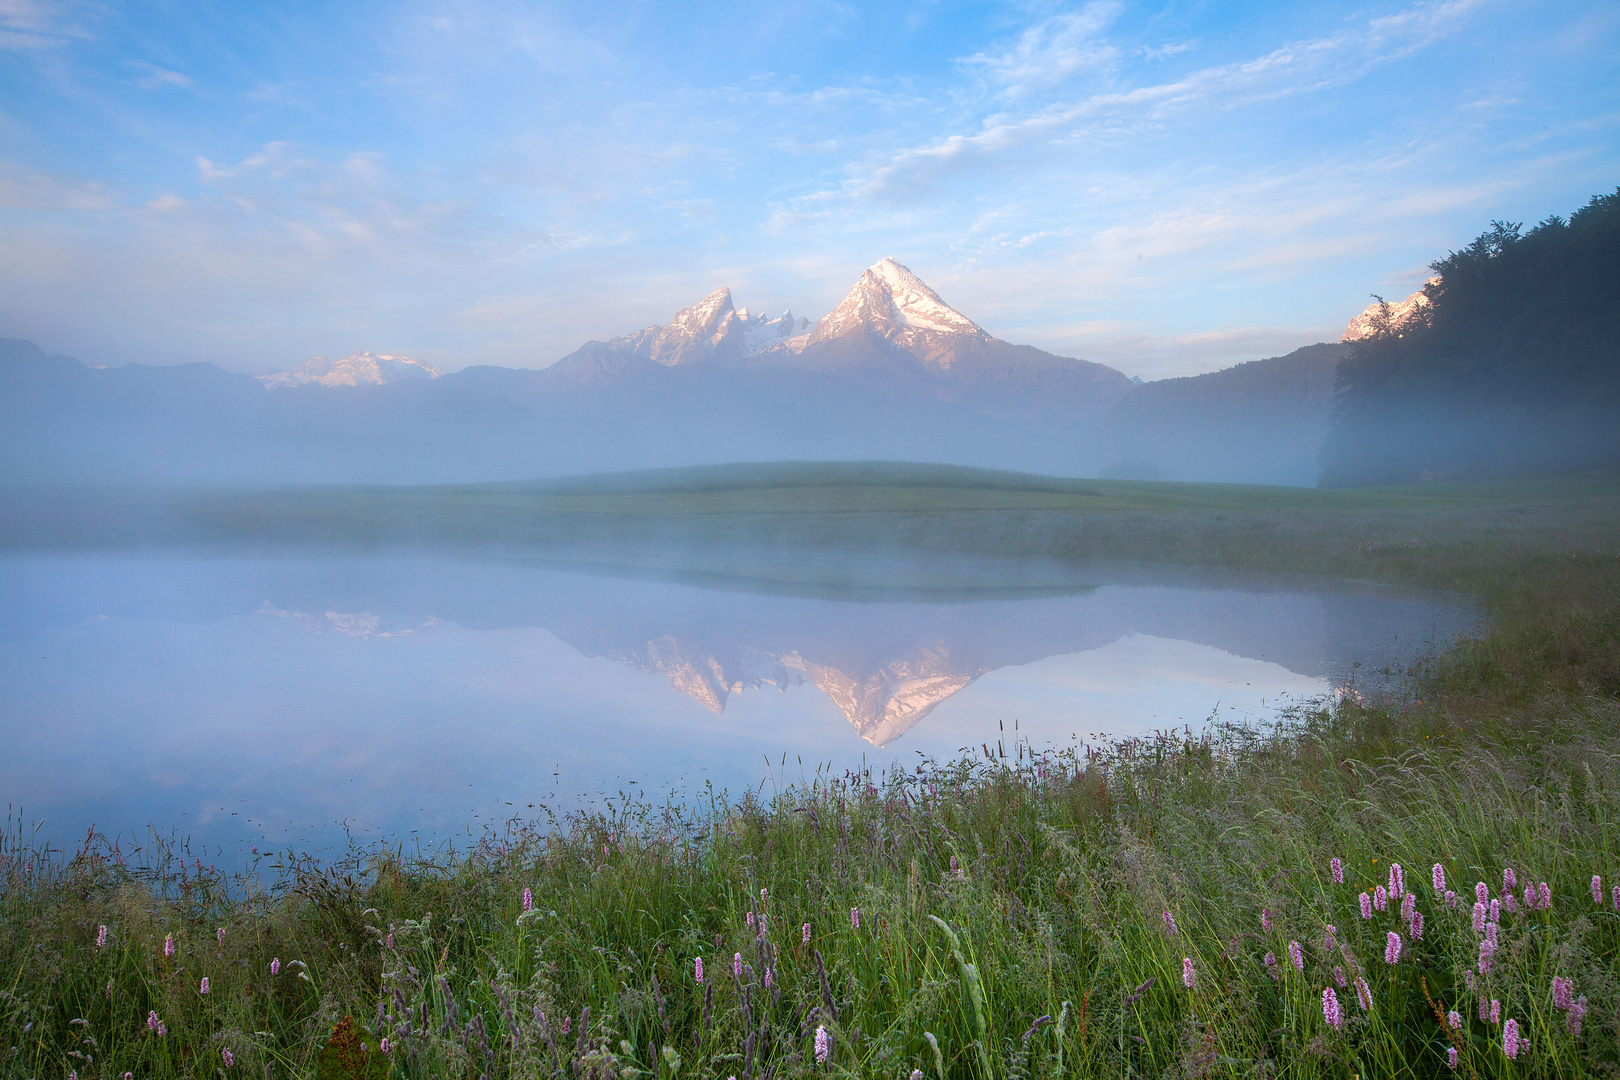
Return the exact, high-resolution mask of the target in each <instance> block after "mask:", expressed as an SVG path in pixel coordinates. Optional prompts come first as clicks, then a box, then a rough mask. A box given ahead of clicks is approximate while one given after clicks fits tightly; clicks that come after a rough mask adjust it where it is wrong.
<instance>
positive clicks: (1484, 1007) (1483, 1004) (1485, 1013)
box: [1479, 998, 1491, 1024]
mask: <svg viewBox="0 0 1620 1080" xmlns="http://www.w3.org/2000/svg"><path fill="white" fill-rule="evenodd" d="M1490 1018H1491V1003H1490V1002H1488V1001H1486V1000H1485V999H1484V998H1480V999H1479V1022H1480V1023H1482V1024H1483V1023H1484V1022H1485V1021H1487V1020H1489V1019H1490Z"/></svg>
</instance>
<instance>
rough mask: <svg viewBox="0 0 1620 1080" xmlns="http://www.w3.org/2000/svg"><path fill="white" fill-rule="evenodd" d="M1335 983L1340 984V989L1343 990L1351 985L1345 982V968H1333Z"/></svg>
mask: <svg viewBox="0 0 1620 1080" xmlns="http://www.w3.org/2000/svg"><path fill="white" fill-rule="evenodd" d="M1333 981H1334V982H1336V983H1338V984H1339V989H1341V990H1342V989H1344V988H1345V987H1346V986H1348V985H1350V984H1349V983H1347V982H1346V981H1345V978H1344V968H1342V967H1339V966H1337V965H1335V966H1334V968H1333Z"/></svg>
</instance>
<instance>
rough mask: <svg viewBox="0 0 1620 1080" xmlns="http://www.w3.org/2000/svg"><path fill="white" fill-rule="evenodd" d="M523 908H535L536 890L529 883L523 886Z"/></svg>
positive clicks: (527, 909) (529, 909)
mask: <svg viewBox="0 0 1620 1080" xmlns="http://www.w3.org/2000/svg"><path fill="white" fill-rule="evenodd" d="M523 910H524V911H533V910H534V892H533V891H532V890H531V889H530V888H529V887H528V886H527V885H525V886H523Z"/></svg>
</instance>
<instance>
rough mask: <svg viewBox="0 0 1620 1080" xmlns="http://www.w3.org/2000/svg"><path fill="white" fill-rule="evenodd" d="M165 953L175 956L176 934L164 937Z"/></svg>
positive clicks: (165, 954)
mask: <svg viewBox="0 0 1620 1080" xmlns="http://www.w3.org/2000/svg"><path fill="white" fill-rule="evenodd" d="M163 955H164V956H173V955H174V935H173V934H168V935H166V936H165V937H164V939H163Z"/></svg>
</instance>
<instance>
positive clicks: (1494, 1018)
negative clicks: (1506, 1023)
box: [1491, 998, 1502, 1024]
mask: <svg viewBox="0 0 1620 1080" xmlns="http://www.w3.org/2000/svg"><path fill="white" fill-rule="evenodd" d="M1501 1022H1502V1003H1501V1002H1500V1001H1498V1000H1497V999H1496V998H1491V1023H1493V1024H1500V1023H1501Z"/></svg>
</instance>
